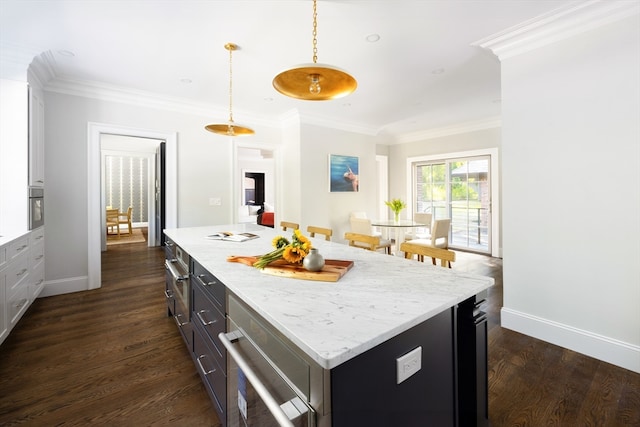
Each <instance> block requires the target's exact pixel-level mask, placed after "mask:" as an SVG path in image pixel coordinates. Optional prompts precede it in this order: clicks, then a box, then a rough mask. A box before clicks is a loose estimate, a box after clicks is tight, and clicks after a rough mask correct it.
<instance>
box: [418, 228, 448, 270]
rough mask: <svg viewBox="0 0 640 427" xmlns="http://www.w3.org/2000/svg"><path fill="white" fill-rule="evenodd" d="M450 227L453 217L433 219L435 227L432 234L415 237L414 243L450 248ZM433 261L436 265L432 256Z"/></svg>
mask: <svg viewBox="0 0 640 427" xmlns="http://www.w3.org/2000/svg"><path fill="white" fill-rule="evenodd" d="M449 228H451V219H450V218H444V219H436V220H435V221H433V228H432V230H431V236H430V237H429V238H427V239H413V240H411V244H412V245H423V246H430V247H432V248H441V249H448V248H449ZM431 261H432V263H433V264H434V265H435V263H436V260H435V258H431Z"/></svg>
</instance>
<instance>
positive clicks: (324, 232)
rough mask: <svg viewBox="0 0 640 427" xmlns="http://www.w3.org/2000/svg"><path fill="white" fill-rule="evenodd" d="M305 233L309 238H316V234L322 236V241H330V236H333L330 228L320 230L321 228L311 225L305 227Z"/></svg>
mask: <svg viewBox="0 0 640 427" xmlns="http://www.w3.org/2000/svg"><path fill="white" fill-rule="evenodd" d="M307 233H309V236H311V237H316V233H318V234H322V235H324V240H331V236H332V235H333V230H331V229H330V228H322V227H315V226H313V225H309V226H308V227H307Z"/></svg>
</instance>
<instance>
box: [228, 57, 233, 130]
mask: <svg viewBox="0 0 640 427" xmlns="http://www.w3.org/2000/svg"><path fill="white" fill-rule="evenodd" d="M232 61H233V46H230V47H229V121H230V122H233V67H232V65H231V64H232Z"/></svg>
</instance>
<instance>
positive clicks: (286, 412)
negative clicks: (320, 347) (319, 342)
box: [219, 294, 328, 427]
mask: <svg viewBox="0 0 640 427" xmlns="http://www.w3.org/2000/svg"><path fill="white" fill-rule="evenodd" d="M227 330H228V331H229V332H228V333H226V334H225V333H221V334H220V335H219V337H220V339H221V340H222V343H223V344H224V346H225V347H226V349H227V356H228V357H227V394H228V396H227V409H228V417H227V423H228V424H227V425H228V426H229V427H236V426H238V427H258V426H259V427H270V426H295V427H299V426H300V427H303V426H304V427H316V426H318V427H319V426H322V425H326V424H324V422H319V421H320V420H321V418H322V417H321V412H322V410H323V383H324V384H325V385H326V384H327V383H328V376H325V370H323V369H322V368H320V366H319V365H314V364H313V363H310V362H309V361H307V360H305V359H304V358H303V357H301V355H300V354H298V353H297V352H296V351H294V350H293V349H292V348H291V346H290V345H288V344H287V343H286V342H285V340H284V339H283V337H282V336H280V334H279V333H278V332H277V331H276V330H275V328H273V327H271V326H270V325H269V324H268V323H267V322H266V321H265V320H264V319H262V318H261V317H260V316H259V315H257V314H256V313H254V312H253V311H252V310H251V309H249V308H248V307H247V306H246V305H244V304H243V303H241V302H240V301H239V300H238V299H237V298H235V297H234V296H233V295H232V294H230V295H229V296H228V319H227ZM318 408H319V409H320V411H318ZM324 409H326V408H324ZM324 421H325V422H326V421H328V417H327V419H325V420H324Z"/></svg>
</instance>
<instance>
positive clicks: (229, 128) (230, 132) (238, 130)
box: [204, 43, 255, 136]
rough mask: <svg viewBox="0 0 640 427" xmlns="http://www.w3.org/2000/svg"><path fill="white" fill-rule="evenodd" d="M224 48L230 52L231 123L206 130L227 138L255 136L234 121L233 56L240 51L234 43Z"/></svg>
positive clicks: (209, 127) (210, 126)
mask: <svg viewBox="0 0 640 427" xmlns="http://www.w3.org/2000/svg"><path fill="white" fill-rule="evenodd" d="M224 48H225V49H227V50H228V51H229V121H228V122H227V123H222V124H217V123H215V124H210V125H206V126H205V127H204V128H205V129H206V130H208V131H209V132H213V133H217V134H218V135H226V136H242V135H253V134H254V133H255V132H254V131H253V129H249V128H247V127H244V126H240V125H238V124H236V123H235V122H234V121H233V101H232V100H233V68H232V62H231V59H232V54H233V51H234V50H237V49H238V46H237V45H235V44H233V43H227V44H225V45H224Z"/></svg>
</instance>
